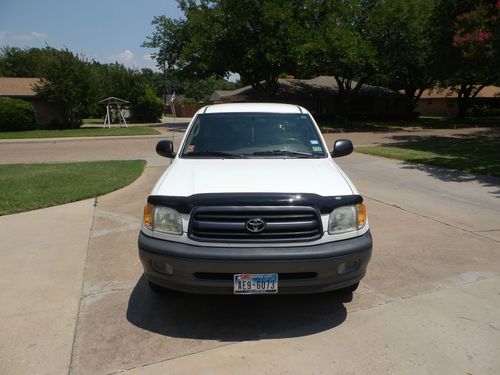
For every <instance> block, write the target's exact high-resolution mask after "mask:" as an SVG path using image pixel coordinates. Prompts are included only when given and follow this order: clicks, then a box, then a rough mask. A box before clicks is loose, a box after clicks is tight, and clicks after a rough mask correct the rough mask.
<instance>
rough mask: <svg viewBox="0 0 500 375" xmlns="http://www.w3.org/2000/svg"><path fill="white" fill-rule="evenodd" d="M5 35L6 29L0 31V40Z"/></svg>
mask: <svg viewBox="0 0 500 375" xmlns="http://www.w3.org/2000/svg"><path fill="white" fill-rule="evenodd" d="M6 35H7V31H0V41H1V40H4V39H5V36H6Z"/></svg>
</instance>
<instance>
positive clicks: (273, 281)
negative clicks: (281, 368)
mask: <svg viewBox="0 0 500 375" xmlns="http://www.w3.org/2000/svg"><path fill="white" fill-rule="evenodd" d="M156 150H157V152H158V153H159V154H160V155H162V156H165V157H168V158H172V159H173V161H172V163H171V165H170V166H169V167H168V168H167V170H166V171H165V172H164V173H163V175H162V176H161V177H160V179H159V180H158V182H157V183H156V185H155V187H154V188H153V191H152V192H151V194H150V195H149V197H148V198H147V204H146V206H145V207H144V220H143V224H142V228H141V231H140V234H139V243H138V246H139V256H140V259H141V262H142V264H143V266H144V274H145V277H146V278H147V280H148V282H149V285H150V287H151V289H152V290H153V291H155V292H160V291H162V290H163V288H169V289H175V290H179V291H185V292H193V293H214V294H225V293H235V294H268V293H280V294H282V293H317V292H325V291H330V290H338V289H341V290H343V291H349V292H352V291H354V290H355V289H356V288H357V286H358V284H359V281H360V280H361V279H362V278H363V276H364V275H365V272H366V268H367V265H368V262H369V260H370V257H371V252H372V237H371V234H370V230H369V226H368V219H367V215H366V207H365V205H364V204H363V198H362V197H361V196H360V195H359V193H358V191H357V190H356V188H355V187H354V185H353V184H352V182H351V181H350V180H349V178H348V177H347V176H346V175H345V174H344V172H343V171H342V170H341V169H340V168H339V167H338V166H337V165H336V164H335V162H334V158H336V157H341V156H344V155H348V154H350V153H351V152H352V150H353V146H352V143H351V142H350V141H348V140H337V141H336V142H335V145H334V147H333V151H331V152H329V151H328V147H327V145H326V144H325V141H324V139H323V137H322V136H321V132H320V131H319V128H318V126H317V124H316V122H315V121H314V119H313V118H312V116H311V114H310V113H309V112H308V111H307V110H306V109H304V108H302V107H299V106H296V105H289V104H264V103H244V104H243V103H242V104H218V105H210V106H206V107H204V108H202V109H200V110H199V111H198V112H197V113H196V114H195V116H194V117H193V119H192V121H191V123H190V124H189V126H188V128H187V131H186V134H185V136H184V139H183V140H182V143H181V146H180V150H179V151H178V152H174V149H173V144H172V142H171V141H168V140H163V141H160V142H159V143H158V145H157V147H156Z"/></svg>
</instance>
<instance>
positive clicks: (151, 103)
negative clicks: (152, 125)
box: [132, 86, 163, 122]
mask: <svg viewBox="0 0 500 375" xmlns="http://www.w3.org/2000/svg"><path fill="white" fill-rule="evenodd" d="M162 113H163V102H162V101H161V99H160V98H158V97H157V96H156V94H155V93H154V91H153V89H152V88H151V87H150V86H145V87H144V93H143V94H142V95H141V96H139V97H138V98H137V101H136V102H135V103H132V119H133V120H134V121H137V122H159V121H160V120H161V115H162Z"/></svg>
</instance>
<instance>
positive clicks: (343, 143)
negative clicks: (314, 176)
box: [331, 139, 354, 158]
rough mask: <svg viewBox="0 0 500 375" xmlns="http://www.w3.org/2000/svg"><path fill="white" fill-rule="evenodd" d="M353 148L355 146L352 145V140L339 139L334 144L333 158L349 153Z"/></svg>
mask: <svg viewBox="0 0 500 375" xmlns="http://www.w3.org/2000/svg"><path fill="white" fill-rule="evenodd" d="M353 149H354V147H353V146H352V142H351V141H350V140H348V139H339V140H337V141H335V144H334V145H333V151H332V153H331V155H332V158H339V157H341V156H346V155H349V154H350V153H351V152H352V151H353Z"/></svg>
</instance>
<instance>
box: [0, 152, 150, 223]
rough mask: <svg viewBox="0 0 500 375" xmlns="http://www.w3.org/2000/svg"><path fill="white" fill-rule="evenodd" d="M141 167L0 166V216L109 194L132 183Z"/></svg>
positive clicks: (136, 163)
mask: <svg viewBox="0 0 500 375" xmlns="http://www.w3.org/2000/svg"><path fill="white" fill-rule="evenodd" d="M145 165H146V162H145V161H144V160H117V161H96V162H81V163H55V164H7V165H0V196H1V197H2V199H0V215H8V214H13V213H16V212H23V211H29V210H34V209H38V208H43V207H50V206H55V205H59V204H64V203H69V202H74V201H78V200H82V199H87V198H92V197H96V196H98V195H102V194H106V193H109V192H111V191H114V190H117V189H120V188H122V187H124V186H126V185H128V184H130V183H131V182H132V181H134V180H135V179H136V178H137V177H139V176H140V175H141V173H142V171H143V170H144V166H145Z"/></svg>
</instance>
